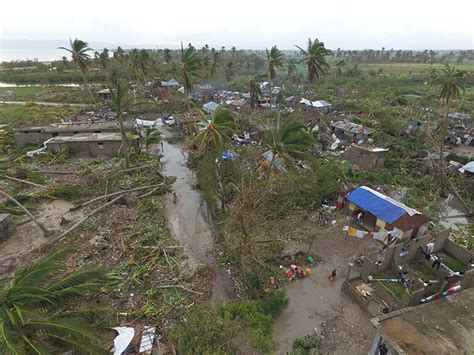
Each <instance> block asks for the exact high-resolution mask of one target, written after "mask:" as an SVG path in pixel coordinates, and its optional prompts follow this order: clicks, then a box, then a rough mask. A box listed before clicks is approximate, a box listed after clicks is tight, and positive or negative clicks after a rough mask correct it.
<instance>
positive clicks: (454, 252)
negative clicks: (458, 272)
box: [443, 239, 474, 264]
mask: <svg viewBox="0 0 474 355" xmlns="http://www.w3.org/2000/svg"><path fill="white" fill-rule="evenodd" d="M443 251H444V252H445V253H446V254H449V255H451V256H452V257H453V258H455V259H457V260H459V261H460V262H462V263H463V264H470V263H472V261H473V260H474V253H472V252H470V251H469V250H467V249H466V248H463V247H462V246H460V245H458V244H456V243H454V242H452V241H450V240H449V239H447V240H445V242H444V245H443Z"/></svg>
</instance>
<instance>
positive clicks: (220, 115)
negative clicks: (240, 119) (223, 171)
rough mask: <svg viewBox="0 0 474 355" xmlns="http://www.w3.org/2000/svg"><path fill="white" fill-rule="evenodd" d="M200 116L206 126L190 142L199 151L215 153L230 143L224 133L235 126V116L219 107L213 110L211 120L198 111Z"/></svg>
mask: <svg viewBox="0 0 474 355" xmlns="http://www.w3.org/2000/svg"><path fill="white" fill-rule="evenodd" d="M200 114H201V119H202V120H203V121H204V122H205V124H206V129H204V130H203V131H201V132H199V133H198V134H197V135H196V137H194V139H193V141H192V142H193V143H197V144H198V145H199V148H200V149H201V150H209V149H210V150H211V151H212V152H214V153H215V152H217V151H218V150H219V149H222V147H224V146H225V145H226V144H227V143H228V142H229V141H230V138H229V137H227V136H226V135H225V133H226V131H230V130H232V129H234V128H235V127H236V126H237V123H236V121H235V114H234V113H233V112H232V111H229V110H227V109H225V108H221V107H218V108H217V109H215V110H214V112H213V113H212V116H211V120H208V119H207V117H206V115H205V114H204V113H203V112H202V111H200Z"/></svg>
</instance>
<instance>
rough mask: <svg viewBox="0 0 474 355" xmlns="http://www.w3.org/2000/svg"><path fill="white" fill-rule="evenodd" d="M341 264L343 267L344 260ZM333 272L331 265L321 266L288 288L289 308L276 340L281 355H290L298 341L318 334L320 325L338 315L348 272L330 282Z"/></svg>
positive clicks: (278, 325) (278, 324)
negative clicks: (345, 275) (288, 354)
mask: <svg viewBox="0 0 474 355" xmlns="http://www.w3.org/2000/svg"><path fill="white" fill-rule="evenodd" d="M338 261H339V263H340V264H342V265H343V264H344V260H342V259H341V260H338ZM333 268H334V265H333V264H332V263H331V264H326V263H323V264H319V265H318V266H316V267H314V268H313V274H312V275H311V277H310V278H305V279H303V280H295V281H292V282H291V283H289V284H288V285H287V286H286V287H285V289H286V294H287V296H288V297H289V299H290V304H289V305H288V308H287V309H286V310H285V311H284V312H283V314H282V315H281V316H280V317H279V318H278V319H277V321H276V323H275V328H274V339H275V340H276V341H277V342H278V343H279V344H280V349H279V350H278V354H287V353H291V350H292V344H293V341H294V340H295V339H296V338H301V337H303V336H305V335H309V334H314V333H315V329H316V332H317V333H318V334H319V332H320V331H321V324H322V323H323V322H325V321H326V320H327V318H328V317H329V316H330V315H331V314H333V313H334V312H335V311H336V308H337V307H338V305H339V304H340V301H341V297H342V295H341V287H342V283H343V281H344V274H345V272H344V271H345V270H344V269H342V270H340V271H339V275H338V277H337V279H336V281H329V280H328V276H329V275H330V273H331V271H332V270H333Z"/></svg>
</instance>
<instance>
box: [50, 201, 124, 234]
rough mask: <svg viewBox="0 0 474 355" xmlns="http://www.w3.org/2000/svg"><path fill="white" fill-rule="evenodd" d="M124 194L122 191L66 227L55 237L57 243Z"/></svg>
mask: <svg viewBox="0 0 474 355" xmlns="http://www.w3.org/2000/svg"><path fill="white" fill-rule="evenodd" d="M123 195H124V193H122V195H120V196H118V197H116V198H114V199H113V200H111V201H109V202H107V203H106V204H103V205H102V206H100V207H98V208H96V209H95V210H93V211H92V212H90V213H88V214H87V215H86V216H84V217H82V218H81V219H80V220H79V221H78V222H76V223H74V224H73V225H72V226H71V227H70V228H68V229H66V230H65V231H64V232H62V233H61V234H60V235H59V236H58V237H57V238H56V239H55V241H54V242H55V243H56V242H60V241H61V240H63V239H64V238H65V237H66V236H67V235H68V234H69V233H71V232H72V231H73V230H74V229H76V228H77V227H79V226H80V225H81V224H82V223H84V222H85V220H86V219H87V218H89V217H91V216H93V215H95V214H96V213H97V212H100V211H102V210H103V209H104V208H106V207H108V206H110V205H113V204H114V203H115V202H117V201H118V200H119V199H121V198H122V196H123Z"/></svg>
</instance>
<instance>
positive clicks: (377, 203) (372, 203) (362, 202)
mask: <svg viewBox="0 0 474 355" xmlns="http://www.w3.org/2000/svg"><path fill="white" fill-rule="evenodd" d="M346 199H347V200H348V201H350V202H352V203H353V204H355V205H357V206H359V207H360V208H362V209H363V210H365V211H368V212H370V213H372V214H373V215H374V216H375V217H377V218H380V219H381V220H382V221H384V222H386V223H390V224H392V223H393V222H395V221H396V220H397V219H399V218H400V217H401V216H403V215H404V214H405V213H407V212H406V211H405V210H404V209H403V208H401V207H399V206H397V205H395V204H393V203H392V202H390V201H388V200H385V199H383V198H382V197H380V196H377V195H376V194H373V193H372V192H370V191H368V190H365V189H363V188H360V187H358V188H356V189H355V190H354V191H352V192H351V193H350V194H348V195H347V196H346Z"/></svg>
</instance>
